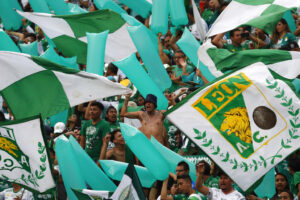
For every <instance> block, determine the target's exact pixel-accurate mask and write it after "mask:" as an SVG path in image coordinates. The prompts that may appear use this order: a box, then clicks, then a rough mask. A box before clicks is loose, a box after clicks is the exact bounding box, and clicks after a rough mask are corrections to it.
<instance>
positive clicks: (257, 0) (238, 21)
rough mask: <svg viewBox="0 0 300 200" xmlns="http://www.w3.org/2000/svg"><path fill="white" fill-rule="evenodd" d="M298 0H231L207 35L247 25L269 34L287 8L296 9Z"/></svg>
mask: <svg viewBox="0 0 300 200" xmlns="http://www.w3.org/2000/svg"><path fill="white" fill-rule="evenodd" d="M299 6H300V0H233V1H232V2H231V3H230V4H229V5H228V6H227V7H226V8H225V10H224V11H223V12H222V13H221V14H220V16H219V17H218V18H217V20H216V21H215V22H214V24H213V25H212V27H211V28H210V29H209V31H208V33H207V36H208V37H211V36H214V35H216V34H219V33H224V32H227V31H229V30H232V29H234V28H237V27H239V26H244V25H249V26H253V27H256V28H260V29H262V30H264V31H265V32H267V33H269V34H271V33H272V32H273V30H274V29H275V26H276V23H277V22H278V21H279V20H280V19H281V18H282V16H283V15H284V13H285V12H286V11H288V10H292V9H297V8H298V7H299Z"/></svg>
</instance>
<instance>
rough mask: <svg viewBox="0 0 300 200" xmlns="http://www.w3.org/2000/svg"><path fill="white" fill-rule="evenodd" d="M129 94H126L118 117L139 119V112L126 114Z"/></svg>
mask: <svg viewBox="0 0 300 200" xmlns="http://www.w3.org/2000/svg"><path fill="white" fill-rule="evenodd" d="M130 96H131V94H127V95H126V98H125V101H124V104H123V107H122V109H121V113H120V117H127V118H130V119H140V111H137V112H127V107H128V102H129V99H130Z"/></svg>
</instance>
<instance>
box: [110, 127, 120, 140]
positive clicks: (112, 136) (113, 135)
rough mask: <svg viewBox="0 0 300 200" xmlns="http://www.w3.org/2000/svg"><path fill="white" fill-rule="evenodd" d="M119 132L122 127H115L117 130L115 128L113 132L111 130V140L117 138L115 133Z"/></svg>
mask: <svg viewBox="0 0 300 200" xmlns="http://www.w3.org/2000/svg"><path fill="white" fill-rule="evenodd" d="M117 132H121V130H120V129H115V130H113V131H112V132H110V141H111V142H113V141H114V139H115V134H116V133H117Z"/></svg>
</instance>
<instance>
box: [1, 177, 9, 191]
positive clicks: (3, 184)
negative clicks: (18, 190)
mask: <svg viewBox="0 0 300 200" xmlns="http://www.w3.org/2000/svg"><path fill="white" fill-rule="evenodd" d="M11 187H12V185H11V183H10V182H7V181H5V180H1V179H0V192H2V191H3V190H5V189H8V188H11Z"/></svg>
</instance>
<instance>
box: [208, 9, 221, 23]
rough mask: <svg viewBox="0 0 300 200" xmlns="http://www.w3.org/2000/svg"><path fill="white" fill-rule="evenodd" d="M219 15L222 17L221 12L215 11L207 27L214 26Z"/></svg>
mask: <svg viewBox="0 0 300 200" xmlns="http://www.w3.org/2000/svg"><path fill="white" fill-rule="evenodd" d="M219 15H220V12H219V11H218V10H217V11H215V12H214V14H213V15H212V16H211V17H210V18H209V19H208V20H207V21H206V23H207V26H210V25H212V24H213V23H214V22H215V21H216V19H217V18H218V17H219Z"/></svg>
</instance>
